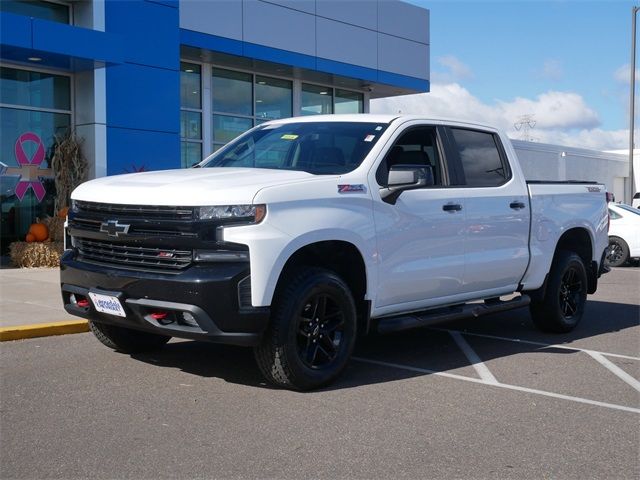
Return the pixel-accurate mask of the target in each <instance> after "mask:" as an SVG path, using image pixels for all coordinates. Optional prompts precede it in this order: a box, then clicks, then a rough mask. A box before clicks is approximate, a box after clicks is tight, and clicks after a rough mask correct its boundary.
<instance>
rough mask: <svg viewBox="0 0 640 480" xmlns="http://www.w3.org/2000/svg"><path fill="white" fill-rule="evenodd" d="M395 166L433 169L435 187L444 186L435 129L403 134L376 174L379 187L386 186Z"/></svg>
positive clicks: (419, 129)
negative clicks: (390, 171)
mask: <svg viewBox="0 0 640 480" xmlns="http://www.w3.org/2000/svg"><path fill="white" fill-rule="evenodd" d="M394 165H415V166H420V167H422V166H425V167H431V169H432V172H433V177H434V182H435V185H441V184H442V170H441V168H440V161H439V157H438V149H437V146H436V131H435V128H433V127H416V128H411V129H410V130H408V131H406V132H405V133H403V134H402V135H401V136H400V138H398V140H396V142H395V143H394V144H393V147H391V149H390V150H389V152H388V153H387V155H386V156H385V158H384V160H383V161H382V163H381V164H380V167H379V168H378V171H377V172H376V180H377V181H378V184H379V185H382V186H386V185H387V183H388V178H389V169H390V168H391V167H392V166H394Z"/></svg>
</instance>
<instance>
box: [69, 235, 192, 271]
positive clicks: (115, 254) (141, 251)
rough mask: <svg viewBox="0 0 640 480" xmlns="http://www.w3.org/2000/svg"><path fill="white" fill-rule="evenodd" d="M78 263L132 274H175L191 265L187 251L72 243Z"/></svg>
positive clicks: (120, 244)
mask: <svg viewBox="0 0 640 480" xmlns="http://www.w3.org/2000/svg"><path fill="white" fill-rule="evenodd" d="M75 247H76V248H77V249H78V259H79V260H82V261H85V262H90V263H98V264H100V265H110V266H114V267H119V268H129V269H133V270H151V271H165V272H167V271H169V272H176V273H177V272H178V271H180V270H182V269H184V268H187V267H188V266H189V265H191V262H192V260H193V253H192V251H191V250H175V249H167V248H149V247H136V246H131V245H127V244H123V243H118V242H110V241H96V240H87V239H80V238H76V239H75Z"/></svg>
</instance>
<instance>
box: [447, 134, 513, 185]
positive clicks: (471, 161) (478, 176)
mask: <svg viewBox="0 0 640 480" xmlns="http://www.w3.org/2000/svg"><path fill="white" fill-rule="evenodd" d="M451 132H452V134H453V138H454V140H455V143H456V148H457V149H458V153H459V155H460V161H461V163H462V170H463V172H464V178H465V182H464V184H465V185H468V186H470V187H495V186H498V185H502V184H503V183H504V182H505V181H506V180H507V179H508V178H509V170H508V168H506V165H505V164H504V163H503V161H502V158H501V156H500V151H499V150H498V145H497V144H496V139H495V135H493V134H492V133H487V132H478V131H475V130H466V129H461V128H452V129H451Z"/></svg>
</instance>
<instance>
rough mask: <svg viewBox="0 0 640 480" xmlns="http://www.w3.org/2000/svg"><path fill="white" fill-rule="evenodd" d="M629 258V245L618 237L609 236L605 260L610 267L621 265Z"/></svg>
mask: <svg viewBox="0 0 640 480" xmlns="http://www.w3.org/2000/svg"><path fill="white" fill-rule="evenodd" d="M627 260H629V247H628V245H627V242H625V241H624V240H623V239H621V238H620V237H609V249H608V250H607V257H606V261H607V264H608V265H609V266H610V267H621V266H622V265H624V264H625V263H627Z"/></svg>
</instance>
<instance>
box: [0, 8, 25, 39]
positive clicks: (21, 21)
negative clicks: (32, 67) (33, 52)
mask: <svg viewBox="0 0 640 480" xmlns="http://www.w3.org/2000/svg"><path fill="white" fill-rule="evenodd" d="M0 42H1V43H2V45H11V46H12V47H21V48H31V18H29V17H25V16H23V15H15V14H13V13H0Z"/></svg>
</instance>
